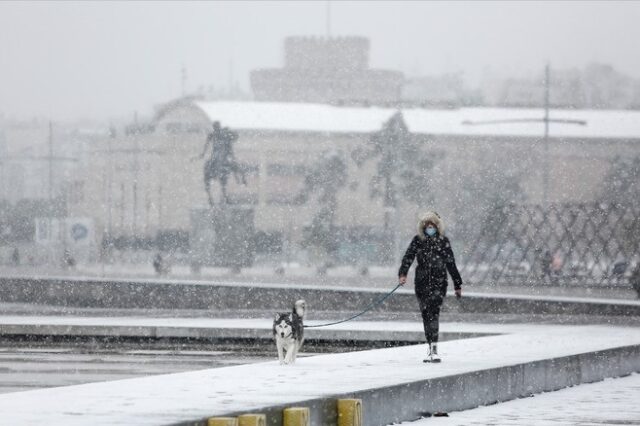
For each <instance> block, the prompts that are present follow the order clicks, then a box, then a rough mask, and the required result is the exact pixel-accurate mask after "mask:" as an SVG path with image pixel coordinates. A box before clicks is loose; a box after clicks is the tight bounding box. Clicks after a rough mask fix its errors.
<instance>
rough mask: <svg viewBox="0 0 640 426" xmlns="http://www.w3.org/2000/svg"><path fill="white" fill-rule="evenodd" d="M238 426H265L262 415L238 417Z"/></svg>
mask: <svg viewBox="0 0 640 426" xmlns="http://www.w3.org/2000/svg"><path fill="white" fill-rule="evenodd" d="M238 426H267V416H265V415H264V414H243V415H241V416H238Z"/></svg>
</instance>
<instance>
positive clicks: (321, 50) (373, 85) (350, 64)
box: [251, 37, 403, 105]
mask: <svg viewBox="0 0 640 426" xmlns="http://www.w3.org/2000/svg"><path fill="white" fill-rule="evenodd" d="M402 83H403V76H402V73H400V72H398V71H390V70H381V69H371V68H369V40H368V39H366V38H364V37H336V38H320V37H287V38H286V39H285V42H284V67H283V68H275V69H259V70H254V71H252V72H251V89H252V91H253V94H254V99H255V100H257V101H267V102H310V103H329V104H333V105H353V104H359V105H395V104H397V103H398V102H399V101H400V96H401V90H402Z"/></svg>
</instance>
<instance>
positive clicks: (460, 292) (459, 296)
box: [455, 288, 462, 299]
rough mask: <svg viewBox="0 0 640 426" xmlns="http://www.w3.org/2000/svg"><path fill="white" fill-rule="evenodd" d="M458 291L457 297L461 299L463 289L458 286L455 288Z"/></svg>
mask: <svg viewBox="0 0 640 426" xmlns="http://www.w3.org/2000/svg"><path fill="white" fill-rule="evenodd" d="M455 292H456V299H460V298H461V297H462V289H461V288H458V289H456V290H455Z"/></svg>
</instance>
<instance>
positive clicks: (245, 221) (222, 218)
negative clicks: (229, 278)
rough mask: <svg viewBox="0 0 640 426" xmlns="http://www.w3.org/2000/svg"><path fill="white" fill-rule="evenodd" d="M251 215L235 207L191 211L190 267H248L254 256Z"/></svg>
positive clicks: (250, 212) (246, 209) (251, 211)
mask: <svg viewBox="0 0 640 426" xmlns="http://www.w3.org/2000/svg"><path fill="white" fill-rule="evenodd" d="M253 215H254V211H253V209H251V208H246V207H237V206H224V207H215V208H213V209H195V210H192V211H191V233H190V235H189V243H190V246H191V258H192V265H194V267H198V266H204V265H210V266H223V267H230V268H234V269H240V268H242V267H247V266H251V265H252V264H253V261H254V257H255V249H254V243H253V241H254V234H255V229H254V223H253ZM194 269H195V268H194Z"/></svg>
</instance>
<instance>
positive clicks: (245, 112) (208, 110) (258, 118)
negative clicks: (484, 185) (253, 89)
mask: <svg viewBox="0 0 640 426" xmlns="http://www.w3.org/2000/svg"><path fill="white" fill-rule="evenodd" d="M195 106H196V107H197V108H198V109H200V110H201V111H202V112H203V113H204V114H205V115H206V116H207V117H208V118H209V119H210V120H211V121H220V122H221V123H222V124H223V125H224V126H228V127H231V128H234V129H238V130H256V131H258V130H274V131H300V132H326V133H371V132H375V131H377V130H380V128H381V127H382V126H383V124H384V122H385V121H387V120H388V119H389V118H390V117H391V116H392V115H393V114H395V113H396V112H397V111H398V110H397V109H392V108H378V107H369V108H367V107H353V106H349V107H342V106H332V105H326V104H305V103H276V102H232V101H216V102H195ZM401 111H402V114H403V117H404V120H405V122H406V124H407V127H408V129H409V131H410V132H412V133H415V134H431V135H459V136H505V137H510V136H512V137H542V135H543V134H544V122H543V121H542V120H543V117H544V110H543V109H541V108H540V109H520V108H459V109H421V108H407V109H402V110H401ZM549 118H550V120H563V121H571V122H554V121H552V122H551V123H550V124H549V135H550V136H551V137H556V138H558V137H559V138H580V139H586V138H598V139H640V111H631V110H567V109H551V110H550V113H549ZM520 120H522V121H520ZM538 120H539V121H538Z"/></svg>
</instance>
